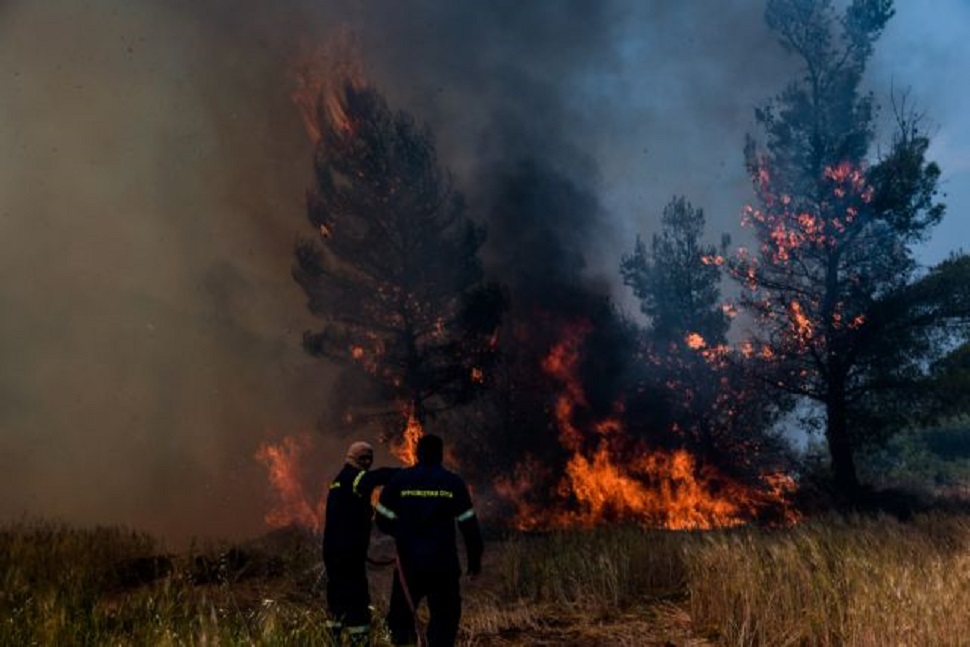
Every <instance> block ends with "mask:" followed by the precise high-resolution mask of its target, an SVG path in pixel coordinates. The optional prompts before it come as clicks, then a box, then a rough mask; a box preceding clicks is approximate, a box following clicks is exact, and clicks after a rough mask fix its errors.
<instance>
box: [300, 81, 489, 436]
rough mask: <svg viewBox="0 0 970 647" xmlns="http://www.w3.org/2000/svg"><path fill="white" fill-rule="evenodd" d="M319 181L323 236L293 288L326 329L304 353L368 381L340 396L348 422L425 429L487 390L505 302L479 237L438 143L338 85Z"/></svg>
mask: <svg viewBox="0 0 970 647" xmlns="http://www.w3.org/2000/svg"><path fill="white" fill-rule="evenodd" d="M316 127H317V129H318V131H319V141H318V143H317V146H316V154H315V158H314V170H315V177H316V183H315V186H314V188H313V190H311V191H310V192H308V199H307V207H308V208H307V215H308V217H309V220H310V222H311V223H312V225H313V226H314V228H315V229H316V230H317V231H318V232H319V236H317V237H316V238H305V239H301V240H300V241H299V242H298V244H297V247H296V264H295V266H294V278H295V279H296V281H297V282H298V283H299V284H300V286H301V287H302V288H303V290H304V292H305V293H306V295H307V297H308V306H309V308H310V310H311V312H313V314H315V315H317V316H318V317H320V318H321V319H322V320H323V326H322V328H321V329H320V330H319V331H315V332H310V331H308V332H306V333H305V334H304V346H305V348H306V349H307V350H308V351H309V352H310V353H312V354H314V355H318V356H323V357H327V358H330V359H332V360H336V361H338V362H341V363H342V364H344V365H345V366H347V367H349V368H350V369H351V370H352V371H356V372H357V373H358V374H363V375H364V376H365V377H366V378H367V381H368V382H369V384H370V385H371V387H372V392H371V393H370V396H371V397H372V398H373V399H372V400H371V402H369V403H366V406H362V405H365V403H364V402H362V398H361V397H360V396H361V395H362V393H363V392H364V391H362V390H361V389H360V388H359V382H348V384H354V385H355V386H353V387H352V388H349V389H344V393H346V394H348V395H349V396H350V397H351V398H352V399H351V401H350V402H348V403H347V404H348V405H349V410H348V411H347V412H346V416H347V418H348V419H351V418H354V419H358V420H359V419H360V418H361V417H362V416H364V417H366V418H368V419H369V418H371V417H374V416H376V417H378V418H380V419H383V420H384V421H386V422H388V423H389V424H388V425H387V427H386V429H387V430H388V431H390V432H391V433H394V432H395V430H400V429H401V424H400V422H401V420H402V415H401V414H402V410H403V411H406V412H408V413H413V415H415V416H416V417H417V418H418V420H420V421H422V422H423V421H424V419H425V417H426V416H427V415H428V414H433V413H435V412H437V411H440V410H442V409H444V408H447V407H450V406H451V405H453V404H455V403H457V402H463V401H466V400H467V399H468V398H470V397H471V396H472V395H473V394H474V393H475V391H476V389H477V388H478V386H479V385H480V384H481V383H482V381H483V371H484V370H486V367H485V366H484V364H483V362H486V361H487V359H488V357H489V355H490V352H491V349H490V345H489V343H488V336H489V334H490V333H491V331H493V330H494V329H495V327H496V326H497V324H498V316H499V314H500V312H501V307H502V297H501V295H500V293H499V292H498V291H497V290H496V289H494V288H492V287H489V286H485V285H483V284H482V269H481V264H480V261H479V259H478V256H477V253H478V250H479V248H480V247H481V245H482V242H483V240H484V230H483V229H482V227H480V226H478V225H476V224H474V223H473V222H472V221H471V220H470V219H469V217H468V216H467V214H466V209H465V204H464V202H463V200H462V198H461V196H460V195H459V194H458V193H456V192H455V191H454V189H453V188H452V182H451V179H450V177H449V175H448V174H447V173H446V172H445V171H444V170H442V169H441V168H440V167H439V165H438V160H437V154H436V151H435V145H434V140H433V137H432V135H431V133H430V131H429V130H428V129H427V128H422V127H419V126H418V125H417V124H416V123H415V121H414V119H413V118H412V117H411V116H410V115H408V114H407V113H404V112H393V111H392V110H391V109H390V108H389V107H388V105H387V103H386V101H385V100H384V98H383V97H382V96H381V95H380V94H379V93H378V92H377V91H376V90H374V89H371V88H369V87H365V86H363V85H362V84H356V83H352V82H348V83H345V84H344V85H343V86H342V87H341V88H340V92H339V93H338V95H337V96H336V97H325V98H324V99H323V100H321V101H320V103H319V109H318V110H317V113H316Z"/></svg>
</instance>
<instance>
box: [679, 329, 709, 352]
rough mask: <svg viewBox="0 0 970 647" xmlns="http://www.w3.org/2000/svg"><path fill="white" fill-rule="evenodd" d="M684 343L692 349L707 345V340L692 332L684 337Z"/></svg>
mask: <svg viewBox="0 0 970 647" xmlns="http://www.w3.org/2000/svg"><path fill="white" fill-rule="evenodd" d="M684 343H686V344H687V347H688V348H690V349H692V350H700V349H702V348H704V347H706V346H707V341H706V340H705V339H704V338H703V337H702V336H701V335H700V334H699V333H696V332H692V333H690V334H689V335H687V337H685V338H684Z"/></svg>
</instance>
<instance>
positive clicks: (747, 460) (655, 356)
mask: <svg viewBox="0 0 970 647" xmlns="http://www.w3.org/2000/svg"><path fill="white" fill-rule="evenodd" d="M704 228H705V218H704V212H703V210H702V209H695V208H694V207H693V206H692V205H691V204H690V202H688V201H687V200H686V198H684V197H675V198H674V199H672V200H671V201H670V202H669V203H668V204H667V206H666V207H665V208H664V211H663V215H662V218H661V229H660V232H659V233H656V234H654V235H653V238H652V241H651V245H650V250H649V251H648V250H647V248H646V245H644V243H643V241H642V240H641V239H640V238H637V241H636V244H635V247H634V251H633V254H631V255H627V256H624V258H623V260H622V262H621V268H620V269H621V274H622V276H623V280H624V283H625V284H626V285H627V286H629V287H630V288H631V289H632V290H633V292H634V294H635V295H636V296H637V297H638V298H639V299H640V309H641V311H642V312H643V313H644V314H645V315H646V316H647V317H648V320H649V327H648V329H647V330H646V331H645V334H644V335H642V337H643V343H642V353H643V356H644V357H643V359H644V361H643V362H642V367H641V368H642V370H641V372H642V375H641V378H640V379H641V382H642V383H646V384H648V385H652V387H650V388H646V389H644V388H641V389H640V391H641V392H643V391H646V392H648V393H650V394H651V397H650V399H651V400H652V402H651V403H649V404H648V406H651V405H652V406H654V407H655V406H656V404H657V398H658V397H659V398H661V399H662V401H663V402H664V405H663V407H662V409H663V411H665V413H666V416H667V418H668V419H667V420H666V421H665V422H664V428H668V429H673V430H675V432H676V433H673V434H666V441H667V443H666V444H667V445H671V446H675V447H679V448H684V447H686V448H687V449H688V450H689V451H691V452H692V453H693V454H694V455H695V456H697V457H698V458H701V459H703V460H705V461H708V462H712V463H714V464H719V465H720V466H722V469H725V470H726V471H727V472H728V473H734V474H736V475H738V476H748V477H750V476H755V477H757V476H758V475H759V474H760V472H761V471H762V470H766V469H768V468H769V463H773V465H771V467H772V468H775V469H777V467H778V465H777V463H778V460H779V459H780V458H781V457H782V454H783V453H784V451H783V443H780V442H779V441H778V439H777V438H776V437H775V436H774V435H773V434H772V432H771V427H772V424H773V422H774V421H775V419H776V418H777V416H778V414H779V413H780V412H781V411H782V410H784V405H785V404H786V402H785V401H784V400H783V399H781V400H780V399H778V398H770V397H768V396H767V395H766V394H765V393H764V390H763V389H761V388H760V385H756V384H753V383H752V381H751V380H749V379H748V378H747V375H746V372H745V371H744V370H743V366H742V365H743V363H744V362H746V361H747V360H746V358H745V357H744V356H743V355H742V354H741V353H739V352H736V351H732V350H730V349H729V348H728V346H727V330H728V327H729V325H730V317H729V313H730V312H731V311H730V310H729V309H728V308H726V307H725V305H724V304H723V302H722V298H721V289H720V282H721V271H722V268H723V266H724V263H725V256H724V254H725V253H726V250H727V246H728V244H729V242H730V240H729V238H728V236H726V235H724V236H722V240H721V244H720V246H719V247H717V246H715V245H711V244H704V243H703V242H702V238H703V235H704ZM655 442H656V441H655Z"/></svg>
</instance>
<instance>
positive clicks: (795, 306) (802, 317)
mask: <svg viewBox="0 0 970 647" xmlns="http://www.w3.org/2000/svg"><path fill="white" fill-rule="evenodd" d="M788 317H789V319H790V320H791V323H792V326H793V328H794V330H795V333H796V334H797V335H798V336H799V338H800V339H804V340H809V339H811V338H812V333H813V331H814V326H813V325H812V321H811V320H810V319H809V318H808V316H807V315H806V314H805V311H804V310H803V309H802V304H800V303H799V302H798V301H796V300H794V299H792V302H791V303H789V304H788Z"/></svg>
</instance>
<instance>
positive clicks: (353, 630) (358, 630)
mask: <svg viewBox="0 0 970 647" xmlns="http://www.w3.org/2000/svg"><path fill="white" fill-rule="evenodd" d="M368 631H370V625H358V626H356V627H347V633H349V634H365V633H367V632H368Z"/></svg>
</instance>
